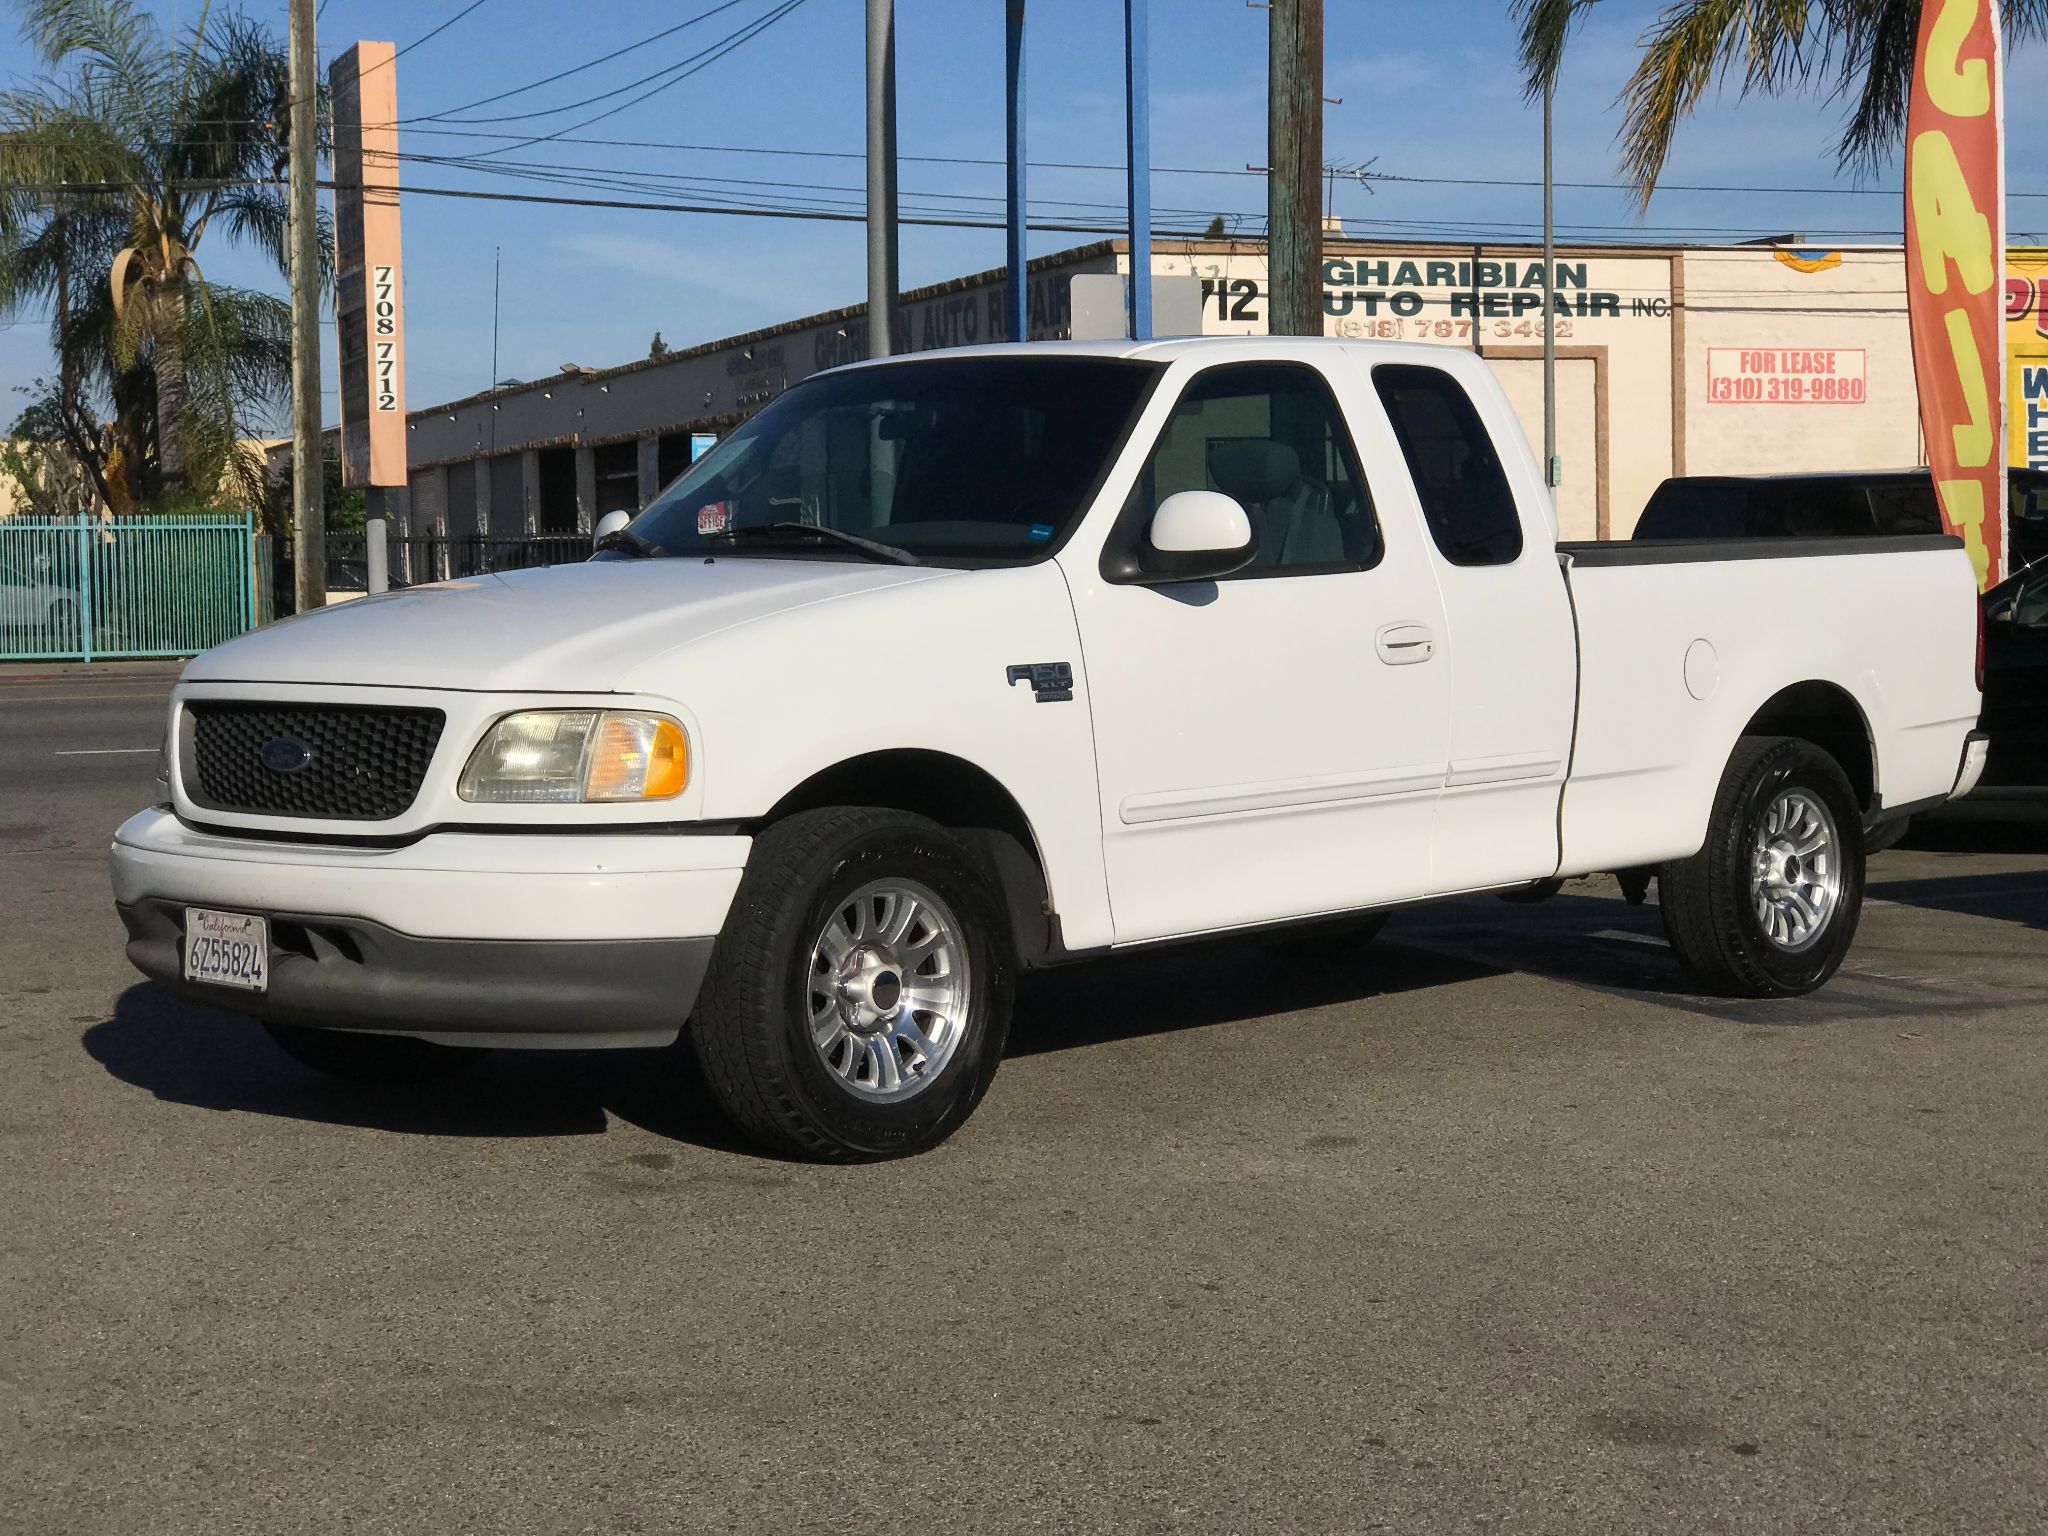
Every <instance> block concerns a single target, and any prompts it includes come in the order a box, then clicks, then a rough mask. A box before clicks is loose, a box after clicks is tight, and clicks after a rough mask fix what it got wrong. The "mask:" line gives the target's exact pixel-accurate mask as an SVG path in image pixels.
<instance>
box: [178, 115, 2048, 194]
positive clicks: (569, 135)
mask: <svg viewBox="0 0 2048 1536" xmlns="http://www.w3.org/2000/svg"><path fill="white" fill-rule="evenodd" d="M452 110H460V109H459V108H457V109H452ZM260 121H261V120H260V119H256V118H202V119H198V120H195V121H194V122H193V123H192V124H191V126H193V127H206V126H223V125H228V126H232V125H239V124H250V123H257V122H260ZM434 121H435V119H434V118H427V117H422V118H407V119H404V120H403V126H404V128H405V131H406V132H407V133H408V134H430V135H433V136H436V137H441V138H464V139H508V140H509V139H521V138H522V137H523V136H522V135H520V134H517V133H491V132H487V131H485V130H482V129H475V130H471V129H463V128H458V127H445V126H444V127H430V126H427V125H428V124H430V123H432V122H434ZM478 121H485V119H478ZM539 142H541V140H539V139H531V138H528V139H524V142H523V143H521V144H518V145H515V146H514V148H524V147H526V145H528V144H535V143H539ZM546 142H548V143H551V144H583V145H591V146H596V147H601V148H609V149H660V150H671V151H690V152H694V153H699V154H711V155H769V156H781V157H787V158H791V159H806V160H864V159H866V158H867V157H866V155H865V154H863V153H862V152H861V151H859V150H846V149H778V148H772V147H770V146H767V145H759V144H685V143H678V142H674V141H670V140H665V139H613V138H599V137H592V136H587V135H577V134H575V133H573V132H572V131H570V130H566V129H565V130H563V131H562V132H559V133H550V134H548V135H546ZM493 153H495V151H493ZM507 153H509V151H507ZM897 159H898V160H900V161H902V162H903V163H904V164H906V165H973V166H991V167H994V168H996V169H1001V168H1002V167H1004V166H1005V165H1007V164H1008V162H1007V161H1005V160H1002V159H1000V158H994V157H989V156H975V155H898V156H897ZM1029 164H1030V167H1031V169H1032V170H1035V171H1100V172H1104V173H1109V172H1114V173H1115V174H1117V175H1119V176H1121V175H1123V173H1124V167H1123V166H1122V165H1121V164H1116V165H1112V164H1109V163H1107V162H1099V161H1081V160H1033V161H1031V162H1029ZM1151 174H1152V175H1154V176H1229V177H1240V176H1250V177H1257V178H1259V179H1260V180H1264V178H1265V175H1266V173H1265V172H1264V171H1259V170H1252V169H1248V168H1239V167H1235V166H1217V165H1206V166H1204V165H1155V166H1153V167H1151ZM1367 179H1368V180H1370V181H1373V182H1376V183H1377V182H1391V183H1405V184H1410V185H1416V186H1446V187H1530V188H1536V187H1541V186H1542V185H1543V183H1542V182H1540V181H1533V180H1532V181H1518V180H1512V179H1509V178H1504V177H1477V176H1406V175H1401V174H1398V173H1395V172H1383V173H1375V174H1374V175H1372V176H1369V177H1368V178H1367ZM1556 185H1557V186H1559V187H1561V188H1565V189H1568V190H1577V191H1593V192H1633V191H1634V190H1635V189H1634V188H1633V187H1631V186H1629V185H1628V184H1627V183H1626V182H1619V181H1560V182H1558V183H1556ZM1657 190H1658V191H1659V192H1708V193H1734V194H1742V195H1748V196H1783V197H1799V196H1807V197H1885V198H1893V199H1897V198H1899V197H1900V196H1901V193H1900V192H1899V190H1898V189H1897V188H1892V187H1764V186H1738V185H1735V184H1732V183H1726V182H1690V183H1689V182H1667V183H1660V184H1659V185H1658V187H1657ZM2005 195H2006V197H2007V198H2009V199H2010V198H2048V191H2038V192H2037V191H2024V190H2019V189H2015V188H2011V187H2008V188H2007V189H2006V193H2005ZM1119 206H1121V205H1119Z"/></svg>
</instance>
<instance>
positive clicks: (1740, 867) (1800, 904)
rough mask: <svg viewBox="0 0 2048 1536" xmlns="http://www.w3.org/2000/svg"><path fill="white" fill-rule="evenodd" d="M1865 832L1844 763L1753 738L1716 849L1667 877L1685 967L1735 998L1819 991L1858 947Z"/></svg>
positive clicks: (1710, 844) (1721, 793)
mask: <svg viewBox="0 0 2048 1536" xmlns="http://www.w3.org/2000/svg"><path fill="white" fill-rule="evenodd" d="M1862 832H1863V813H1862V809H1861V807H1859V806H1858V805H1857V803H1856V795H1855V791H1854V790H1852V789H1851V788H1850V787H1849V780H1848V778H1847V777H1846V776H1845V775H1844V774H1843V772H1842V770H1841V767H1840V765H1839V764H1837V763H1836V762H1835V760H1834V758H1832V757H1831V756H1829V755H1828V754H1827V753H1826V752H1824V751H1822V750H1821V749H1820V748H1819V747H1817V746H1815V745H1813V743H1811V742H1808V741H1801V740H1798V739H1796V738H1794V737H1788V736H1745V737H1743V738H1742V740H1741V741H1740V742H1739V743H1737V745H1736V748H1735V752H1734V754H1733V755H1732V756H1731V757H1730V758H1729V760H1728V766H1727V768H1726V769H1725V770H1724V771H1723V772H1722V775H1721V787H1720V789H1719V790H1718V791H1716V793H1715V795H1714V808H1713V814H1712V818H1711V820H1710V821H1709V823H1708V826H1707V840H1706V843H1705V845H1704V846H1703V847H1702V848H1701V849H1700V851H1699V852H1698V853H1696V854H1694V855H1693V856H1692V857H1691V858H1689V859H1675V860H1673V861H1672V862H1671V863H1669V864H1666V865H1665V866H1664V867H1663V868H1662V870H1660V871H1659V874H1658V881H1657V889H1658V900H1659V902H1660V904H1661V906H1662V908H1663V915H1664V932H1665V934H1666V935H1667V936H1668V937H1669V938H1670V940H1671V947H1672V948H1673V949H1674V950H1676V951H1677V952H1678V958H1679V959H1680V960H1681V961H1682V962H1684V965H1685V968H1686V969H1687V970H1688V971H1690V972H1691V973H1692V974H1693V976H1694V977H1695V978H1696V979H1697V980H1699V981H1700V982H1701V983H1703V984H1704V985H1705V986H1707V987H1709V988H1711V989H1712V990H1714V991H1716V992H1721V993H1725V994H1728V995H1730V996H1734V997H1789V996H1796V995H1798V994H1802V993H1806V992H1812V991H1814V990H1816V989H1817V988H1819V987H1820V986H1821V985H1822V984H1823V983H1824V982H1826V981H1827V979H1828V978H1829V977H1830V976H1832V975H1834V973H1835V969H1836V967H1837V966H1839V965H1840V964H1841V963H1842V958H1843V956H1845V955H1846V954H1848V952H1849V945H1850V942H1851V941H1852V940H1853V939H1854V938H1855V937H1856V922H1857V918H1858V917H1859V916H1860V914H1861V912H1862V906H1863V838H1862Z"/></svg>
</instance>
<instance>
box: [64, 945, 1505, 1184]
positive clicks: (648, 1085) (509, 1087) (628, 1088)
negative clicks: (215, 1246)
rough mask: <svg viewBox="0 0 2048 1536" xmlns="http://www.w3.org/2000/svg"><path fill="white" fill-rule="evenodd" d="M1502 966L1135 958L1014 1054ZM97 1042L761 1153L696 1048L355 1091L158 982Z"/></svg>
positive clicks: (384, 1122) (498, 1119)
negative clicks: (613, 1121)
mask: <svg viewBox="0 0 2048 1536" xmlns="http://www.w3.org/2000/svg"><path fill="white" fill-rule="evenodd" d="M1276 955H1277V956H1278V957H1279V963H1277V964H1276V963H1275V958H1274V957H1275V956H1276ZM1499 969H1500V968H1499V967H1497V966H1492V965H1487V964H1485V963H1482V962H1475V961H1471V960H1466V959H1461V958H1454V957H1447V956H1442V955H1435V954H1428V953H1424V952H1422V951H1418V950H1406V949H1398V950H1397V949H1391V948H1390V949H1388V950H1386V951H1384V952H1381V953H1377V954H1375V953H1374V952H1373V951H1372V948H1371V947H1370V946H1367V947H1365V948H1364V949H1363V950H1361V951H1359V952H1356V953H1351V954H1343V953H1332V952H1322V951H1309V952H1297V951H1295V950H1293V949H1292V948H1291V947H1285V946H1283V947H1280V948H1278V949H1269V947H1268V946H1266V945H1256V944H1252V943H1249V942H1246V941H1233V942H1228V943H1221V944H1214V945H1209V946H1204V947H1201V948H1195V949H1189V950H1183V951H1178V952H1173V953H1155V954H1150V955H1142V956H1130V957H1120V958H1116V959H1111V960H1106V961H1102V962H1098V963H1096V964H1092V965H1086V966H1078V967H1075V968H1073V969H1071V970H1067V971H1060V972H1048V973H1043V974H1040V975H1035V976H1031V977H1027V978H1026V979H1025V982H1024V985H1023V987H1022V988H1021V991H1020V996H1019V998H1018V1004H1017V1011H1016V1016H1015V1022H1014V1023H1013V1025H1012V1028H1011V1034H1010V1046H1009V1052H1008V1054H1010V1055H1012V1056H1024V1055H1032V1054H1036V1053H1039V1052H1043V1051H1055V1050H1070V1049H1076V1048H1079V1047H1083V1046H1089V1045H1099V1044H1103V1043H1105V1042H1108V1041H1113V1040H1119V1039H1130V1038H1135V1037H1137V1036H1141V1035H1148V1034H1157V1033H1161V1032H1164V1031H1168V1030H1177V1029H1198V1028H1202V1027H1204V1026H1207V1025H1212V1024H1222V1023H1228V1022H1232V1021H1236V1020H1241V1019H1255V1018H1261V1017H1265V1016H1267V1015H1270V1014H1284V1013H1293V1012H1299V1011H1303V1010H1306V1009H1311V1008H1321V1007H1326V1006H1329V1005H1331V1004H1335V1003H1342V1002H1354V1001H1359V1000H1363V999H1369V998H1371V997H1375V996H1381V995H1388V994H1392V993H1397V992H1405V991H1412V990H1415V989H1417V988H1423V987H1436V986H1448V985H1451V984H1453V983H1455V982H1459V981H1469V980H1472V979H1475V978H1477V977H1481V976H1490V975H1496V974H1498V973H1499ZM83 1043H84V1046H85V1049H86V1052H87V1054H89V1055H90V1056H91V1057H92V1058H93V1059H94V1060H95V1061H97V1062H98V1063H99V1064H100V1065H101V1066H102V1067H104V1068H105V1069H106V1070H107V1072H108V1073H110V1074H111V1075H112V1076H114V1077H116V1078H118V1079H120V1080H121V1081H122V1082H125V1083H130V1084H133V1085H134V1086H135V1087H138V1088H143V1089H147V1090H148V1091H149V1092H150V1093H152V1094H154V1095H155V1096H156V1097H157V1098H159V1099H163V1100H166V1101H169V1102H172V1103H178V1104H189V1105H194V1106H196V1107H198V1108H201V1109H213V1110H222V1111H235V1112H240V1113H243V1114H259V1115H277V1116H282V1117H285V1118H290V1119H298V1120H306V1121H311V1122H315V1123H321V1124H330V1125H349V1126H357V1127H360V1128H363V1129H366V1130H379V1131H391V1132H396V1133H399V1134H402V1135H415V1136H504V1137H540V1136H596V1135H602V1134H603V1133H604V1132H605V1130H606V1127H607V1124H608V1121H609V1118H610V1117H612V1116H616V1117H617V1118H619V1119H621V1120H625V1121H627V1122H629V1123H630V1124H633V1125H636V1126H638V1127H640V1128H641V1129H643V1130H646V1131H649V1132H651V1133H653V1134H655V1135H658V1136H662V1137H666V1138H668V1139H670V1140H674V1141H680V1142H685V1143H690V1144H693V1145H697V1146H702V1147H705V1148H709V1149H712V1150H717V1151H733V1152H744V1153H749V1154H752V1155H756V1156H758V1155H761V1154H760V1152H759V1149H758V1148H756V1147H754V1146H753V1145H752V1143H750V1142H747V1141H744V1140H743V1139H742V1138H741V1137H740V1136H739V1135H738V1133H736V1132H735V1131H733V1130H732V1128H731V1127H730V1126H729V1125H728V1124H727V1122H726V1120H725V1117H724V1115H723V1113H722V1112H721V1111H720V1109H719V1108H718V1104H717V1101H716V1100H715V1099H714V1098H713V1097H712V1095H711V1091H710V1088H709V1086H708V1085H707V1084H706V1083H705V1081H704V1079H703V1076H702V1074H701V1072H700V1071H699V1069H698V1067H697V1062H696V1058H695V1055H694V1054H693V1053H692V1052H691V1050H690V1048H689V1046H688V1045H687V1044H686V1043H685V1044H679V1045H678V1046H677V1047H675V1048H673V1049H669V1050H633V1051H524V1052H522V1051H489V1052H481V1053H479V1056H478V1060H477V1061H476V1063H475V1065H474V1066H473V1067H471V1068H470V1069H468V1070H467V1071H464V1072H462V1073H460V1074H458V1075H456V1076H454V1077H450V1078H443V1079H440V1080H438V1081H436V1082H433V1083H427V1084H420V1085H416V1086H415V1085H405V1084H396V1085H394V1084H388V1083H386V1084H371V1083H350V1082H346V1081H342V1080H340V1079H335V1078H328V1077H323V1076H321V1075H320V1074H318V1073H316V1072H313V1071H311V1070H310V1069H308V1068H306V1067H303V1066H301V1065H299V1064H298V1063H297V1062H295V1061H293V1060H292V1059H291V1058H290V1057H288V1056H286V1055H285V1054H284V1053H283V1052H282V1051H280V1050H279V1049H278V1048H277V1047H276V1046H275V1045H273V1044H272V1043H271V1042H270V1039H269V1037H268V1036H267V1035H265V1033H264V1032H263V1029H262V1027H261V1026H260V1025H258V1024H256V1023H255V1022H254V1021H253V1020H250V1019H246V1018H243V1017H242V1016H241V1015H239V1014H233V1013H226V1012H222V1011H219V1010H216V1009H212V1008H206V1007H202V1006H200V1005H198V1004H195V1003H190V1002H187V1001H185V1000H184V999H182V998H179V997H175V996H173V995H172V994H170V993H168V992H165V991H163V990H161V989H160V988H158V987H156V986H154V985H153V984H151V983H148V982H138V983H137V984H136V985H134V986H132V987H130V988H129V989H128V990H127V991H126V992H124V993H122V994H121V996H120V998H119V999H118V1000H117V1001H116V1003H115V1006H114V1013H113V1017H112V1018H109V1019H107V1020H106V1021H105V1022H103V1023H99V1024H95V1025H93V1026H92V1027H91V1028H89V1029H87V1030H86V1031H85V1034H84V1038H83Z"/></svg>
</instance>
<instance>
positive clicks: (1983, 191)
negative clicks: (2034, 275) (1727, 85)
mask: <svg viewBox="0 0 2048 1536" xmlns="http://www.w3.org/2000/svg"><path fill="white" fill-rule="evenodd" d="M1999 66H2000V58H1999V46H1998V17H1997V13H1996V8H1995V4H1994V0H1926V3H1925V4H1924V5H1923V6H1922V7H1921V12H1920V37H1919V44H1918V48H1917V51H1916V53H1915V55H1914V69H1913V96H1912V101H1911V104H1910V105H1909V107H1908V108H1907V116H1906V316H1907V320H1908V323H1909V324H1910V326H1911V329H1912V333H1913V374H1914V381H1915V385H1916V388H1917V390H1918V392H1919V397H1920V426H1921V430H1922V432H1923V433H1924V435H1925V436H1926V439H1927V462H1928V464H1929V466H1930V467H1931V468H1932V469H1933V472H1934V483H1935V486H1936V488H1937V489H1938V491H1939V492H1940V496H1941V519H1942V524H1943V526H1944V527H1946V528H1947V529H1948V530H1949V532H1951V533H1954V534H1958V535H1960V536H1961V538H1962V540H1963V542H1964V544H1966V545H1967V546H1968V547H1969V551H1970V560H1971V562H1972V563H1973V564H1974V565H1975V566H1976V568H1977V584H1978V586H1979V587H1980V588H1983V587H1988V586H1990V585H1992V584H1993V583H1995V582H1996V581H1998V580H1999V578H2000V577H2001V575H2003V573H2004V570H2005V452H2004V449H2005V419H2004V413H2003V410H2002V408H2001V402H2002V400H2003V398H2004V386H2005V313H2004V310H2005V293H2004V281H2003V279H2004V271H2003V268H2004V260H2005V155H2004V148H2003V145H2002V143H2001V132H2002V127H2003V123H2002V119H2003V116H2004V110H2003V109H2004V96H2003V91H2002V83H2001V78H2000V68H1999Z"/></svg>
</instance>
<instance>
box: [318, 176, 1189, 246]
mask: <svg viewBox="0 0 2048 1536" xmlns="http://www.w3.org/2000/svg"><path fill="white" fill-rule="evenodd" d="M320 185H321V186H322V187H324V188H328V189H330V190H331V189H332V188H333V186H334V183H333V182H331V181H323V182H321V183H320ZM399 190H400V194H401V195H402V196H405V197H453V198H465V199H474V200H476V201H479V202H490V203H539V204H544V205H547V206H550V207H566V208H623V209H629V210H638V211H642V212H649V213H723V214H729V215H734V216H737V217H742V218H760V219H815V220H822V221H824V222H827V223H835V224H861V223H865V222H866V221H867V215H866V214H865V213H855V212H845V213H841V212H836V211H831V210H825V209H803V208H776V207H764V206H718V205H708V206H707V205H702V204H693V203H657V202H641V201H633V200H628V199H623V198H598V197H561V196H555V195H552V194H544V193H538V192H486V191H483V190H482V189H480V188H475V187H402V188H400V189H399ZM902 222H903V223H905V224H922V225H929V226H934V227H938V228H944V229H1003V228H1005V227H1006V225H1005V224H1004V222H1003V221H1002V220H1001V219H969V218H959V217H946V216H934V215H929V214H925V215H918V216H915V217H908V216H906V217H905V218H904V219H903V220H902ZM1031 228H1033V229H1037V230H1048V231H1052V232H1055V233H1064V234H1078V235H1115V234H1121V233H1122V232H1123V229H1124V226H1123V225H1122V224H1121V223H1116V224H1078V223H1054V222H1041V221H1033V223H1032V225H1031ZM1185 233H1187V236H1188V238H1194V235H1195V232H1192V231H1190V232H1185Z"/></svg>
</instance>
